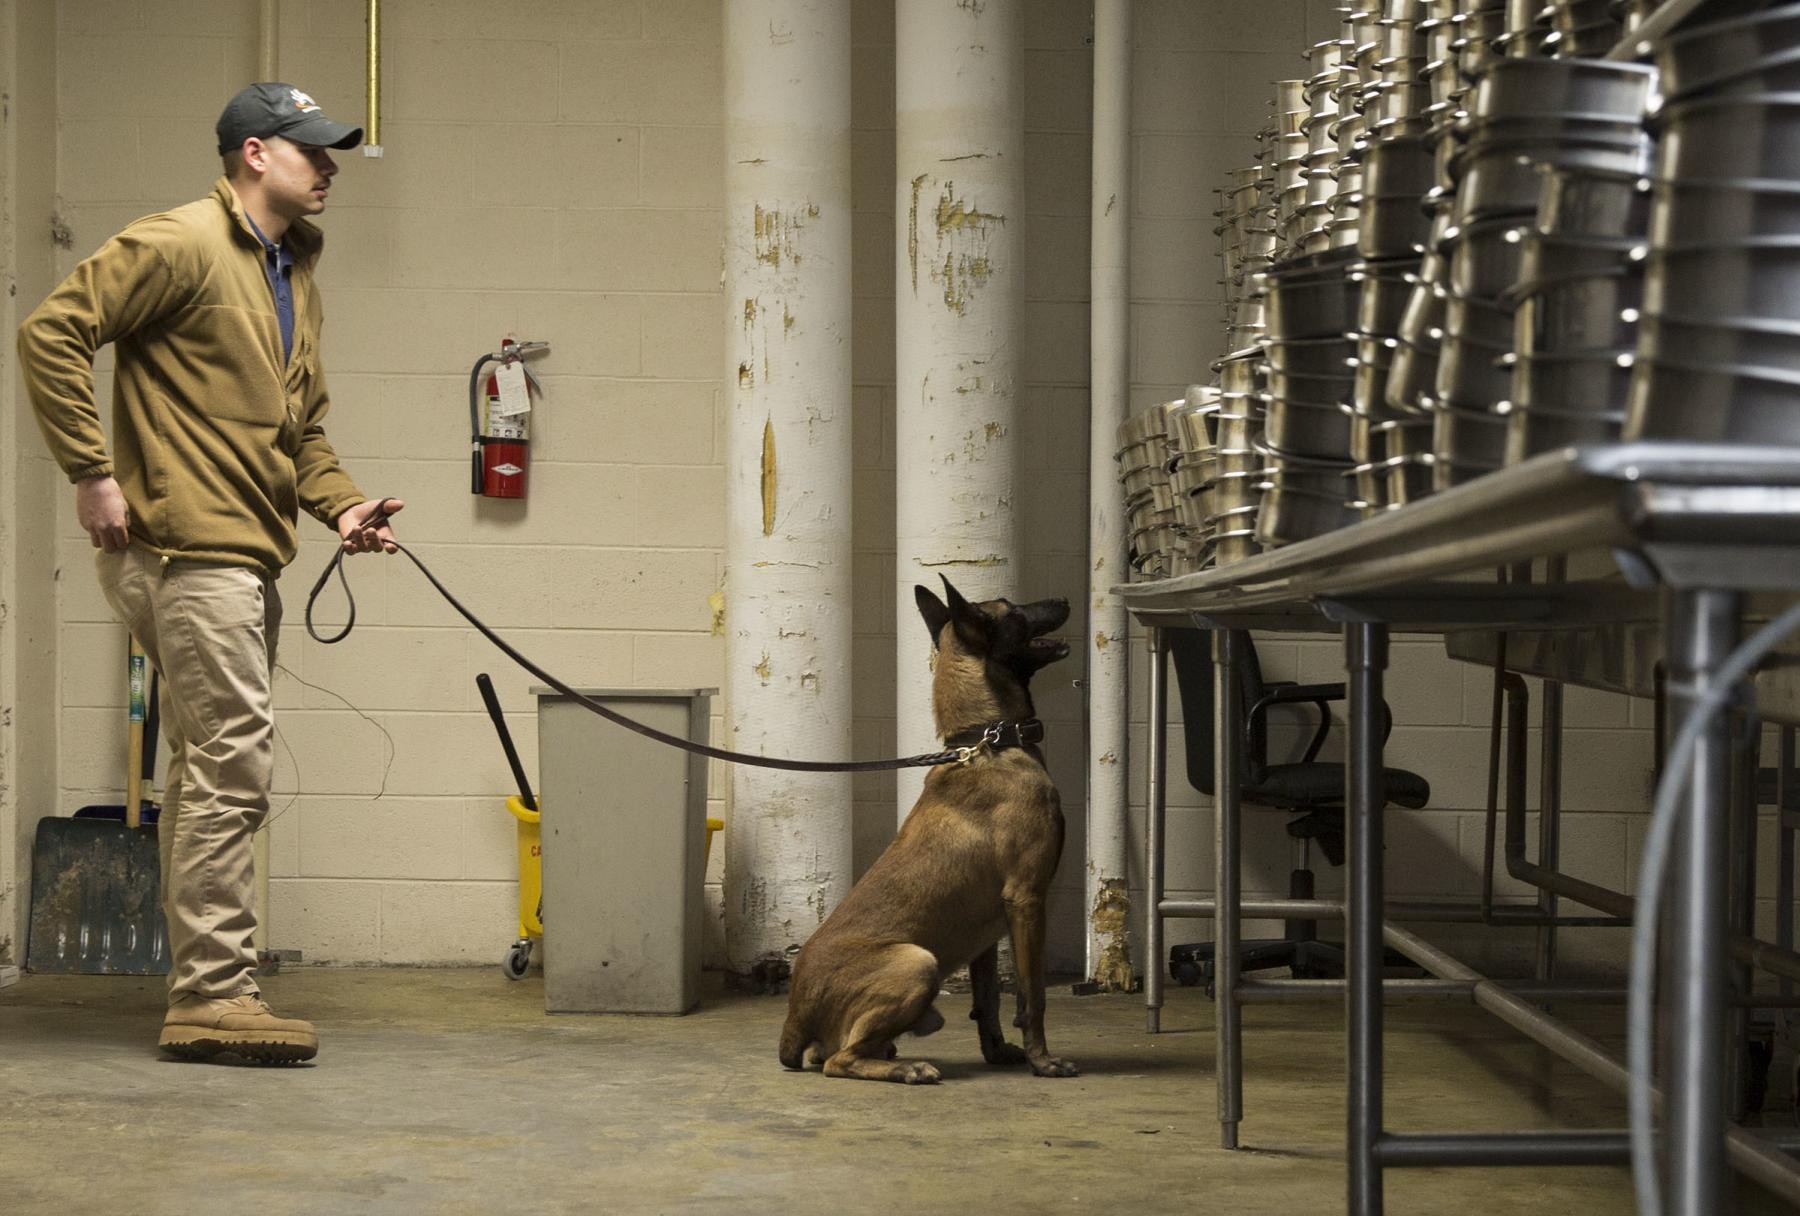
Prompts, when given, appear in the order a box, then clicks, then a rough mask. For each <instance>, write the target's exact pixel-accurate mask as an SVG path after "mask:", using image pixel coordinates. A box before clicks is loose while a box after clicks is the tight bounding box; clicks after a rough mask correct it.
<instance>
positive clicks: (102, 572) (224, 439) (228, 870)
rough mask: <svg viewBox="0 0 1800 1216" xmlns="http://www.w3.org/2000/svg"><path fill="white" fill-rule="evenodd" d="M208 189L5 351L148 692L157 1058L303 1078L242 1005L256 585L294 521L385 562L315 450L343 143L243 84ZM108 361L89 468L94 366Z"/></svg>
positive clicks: (286, 1050)
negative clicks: (217, 1061) (156, 847)
mask: <svg viewBox="0 0 1800 1216" xmlns="http://www.w3.org/2000/svg"><path fill="white" fill-rule="evenodd" d="M217 130H218V137H219V153H220V155H221V156H222V157H223V158H224V162H225V176H223V177H221V178H220V179H219V181H218V182H217V183H216V184H215V185H214V187H213V191H212V194H211V195H210V196H208V197H207V198H204V199H201V200H200V201H198V202H194V203H189V204H187V205H186V206H184V207H177V208H175V209H174V210H173V211H165V212H163V213H161V214H159V215H152V216H148V217H146V218H144V219H141V220H138V221H137V222H136V223H133V224H132V225H130V226H129V227H127V228H126V229H125V230H124V231H123V232H121V233H119V234H118V235H117V236H115V237H113V238H112V239H111V240H110V241H108V242H107V243H106V244H105V245H103V246H102V247H101V248H100V250H99V251H98V252H97V253H95V254H94V255H93V256H92V257H90V258H88V259H87V260H86V261H84V262H82V263H81V265H79V266H78V267H76V268H75V271H74V273H72V274H71V275H70V276H69V277H68V278H67V279H65V280H64V281H63V283H62V285H61V286H59V287H58V288H57V289H56V290H55V291H54V292H52V293H51V295H50V297H49V298H48V299H47V300H45V301H44V302H43V304H42V305H40V306H39V307H38V309H37V310H36V311H35V312H33V313H32V314H31V316H30V317H29V318H27V319H26V321H25V323H24V325H22V326H21V327H20V329H19V354H20V362H21V364H22V366H23V369H24V375H25V382H26V388H27V390H28V392H29V394H30V397H31V403H32V407H33V409H34V410H35V411H36V413H37V420H38V425H39V427H40V428H41V429H42V431H43V433H44V438H45V440H46V441H47V442H48V444H49V446H50V450H51V453H52V455H53V456H54V457H55V458H56V461H57V463H58V464H59V465H60V466H61V468H62V470H63V472H64V473H66V474H67V475H68V477H69V480H70V481H71V482H73V483H74V485H75V510H76V517H77V519H78V520H79V521H80V523H81V526H82V527H83V528H84V529H86V531H87V533H88V535H89V537H90V538H92V540H93V544H94V547H95V548H96V549H98V550H100V552H99V553H98V554H97V555H96V559H95V560H96V565H97V567H98V573H99V577H100V585H101V588H102V589H103V590H104V591H105V593H106V597H107V599H108V601H109V602H110V603H111V604H112V606H113V609H114V611H116V612H117V613H118V614H119V616H120V617H121V619H123V620H124V621H125V623H126V626H127V627H128V628H129V629H130V630H131V632H132V634H133V636H134V637H136V638H137V640H138V642H139V643H140V644H141V645H142V646H143V647H144V650H145V651H146V652H147V653H148V654H149V656H150V660H151V662H152V663H154V664H155V665H156V668H157V670H158V671H159V672H160V673H161V675H162V689H163V713H162V722H163V724H164V730H165V734H166V737H167V740H168V745H169V757H170V758H169V766H168V776H167V779H166V782H165V786H164V796H163V811H162V817H161V819H160V821H159V823H158V829H157V836H158V841H159V844H160V846H161V852H162V873H163V910H164V912H165V913H166V914H167V917H168V924H169V944H170V952H171V955H172V966H171V969H170V972H169V1011H168V1015H167V1018H166V1019H165V1021H164V1023H163V1031H162V1038H161V1046H162V1047H163V1049H164V1050H166V1051H168V1052H170V1053H171V1054H175V1055H180V1056H184V1057H189V1058H210V1057H213V1056H216V1055H221V1054H230V1055H232V1056H235V1057H239V1058H245V1059H249V1060H253V1061H256V1062H260V1063H288V1062H292V1061H298V1060H307V1059H311V1058H312V1057H313V1056H314V1055H315V1054H316V1053H317V1051H318V1036H317V1034H316V1033H315V1031H314V1029H313V1027H312V1025H311V1024H310V1023H307V1022H303V1021H299V1020H296V1019H291V1018H281V1017H277V1016H276V1015H275V1014H274V1012H273V1011H271V1010H270V1008H269V1006H268V1005H267V1004H266V1003H264V1001H263V1000H262V997H261V994H260V993H259V991H258V989H257V983H256V970H255V969H256V954H255V950H254V948H253V946H252V937H253V934H254V932H255V928H256V919H255V909H254V907H253V906H252V888H253V873H252V864H253V863H252V853H251V841H252V837H253V836H254V834H255V832H256V830H257V828H258V827H259V826H260V825H261V824H262V822H263V819H264V817H265V815H266V814H267V812H268V808H269V787H270V784H271V781H272V780H273V777H274V770H275V752H274V721H273V716H272V709H273V707H272V703H271V697H270V689H271V684H272V678H273V677H272V673H273V670H274V665H275V646H276V640H277V634H278V632H279V628H280V624H281V597H280V595H279V593H278V592H277V590H276V585H275V580H276V577H277V576H278V575H279V574H280V573H281V570H282V568H283V567H285V566H286V565H287V564H288V563H289V562H291V561H292V560H293V558H294V554H295V551H296V540H295V534H294V525H295V519H296V516H297V513H298V510H299V509H300V508H304V509H305V510H306V512H307V513H308V514H309V515H312V516H313V517H314V518H316V519H318V520H319V521H320V522H322V523H324V524H326V525H327V526H329V527H333V528H336V529H337V531H338V534H339V535H340V536H341V537H342V543H343V547H344V548H345V549H346V550H347V551H349V552H352V553H359V552H374V551H377V550H382V549H385V550H386V551H388V552H393V551H394V549H393V543H392V542H393V534H392V532H391V531H390V530H389V528H388V526H387V524H386V523H385V522H383V521H382V519H381V518H380V512H381V509H382V507H383V506H384V505H385V508H386V514H388V515H391V514H393V513H394V512H396V511H398V510H399V509H400V508H401V506H402V505H404V504H402V503H401V502H400V501H399V500H398V499H387V500H385V504H384V503H383V502H372V501H369V500H368V499H366V498H365V496H364V495H363V494H362V493H361V492H360V491H358V490H357V488H356V485H355V483H353V482H352V481H351V480H350V478H349V477H348V476H347V475H346V474H345V473H344V472H343V470H342V469H341V468H339V467H338V459H337V454H336V452H334V451H333V450H332V447H331V443H330V441H328V440H327V439H326V437H325V430H324V426H323V421H324V418H325V414H326V411H327V409H328V408H329V398H328V397H327V395H326V391H325V378H324V374H323V372H322V370H321V367H320V361H319V328H320V321H321V318H322V312H321V309H320V304H319V298H318V293H317V291H316V289H315V288H314V285H313V265H314V263H315V262H316V261H317V259H318V255H319V250H320V247H321V245H322V243H323V242H322V238H321V236H320V233H319V230H318V229H317V228H316V227H314V226H313V225H312V224H310V223H308V222H307V220H306V218H305V217H307V216H312V215H317V214H319V213H320V212H322V211H323V210H324V209H325V199H326V196H327V194H328V192H329V190H330V187H331V181H332V178H333V177H334V176H335V175H336V174H337V165H336V164H335V163H334V162H333V161H332V158H331V153H330V149H332V148H338V149H345V148H352V147H355V146H356V145H357V144H359V143H361V142H362V130H361V128H359V127H352V126H349V125H347V124H344V123H338V122H333V121H332V120H330V119H328V118H326V117H325V115H324V113H323V112H322V111H321V110H320V109H319V106H318V104H317V103H316V102H314V101H313V99H312V98H311V97H309V96H308V95H307V94H305V93H303V92H301V91H300V90H299V89H296V88H293V87H292V86H291V85H287V84H280V83H262V84H254V85H251V86H249V87H248V88H246V89H244V90H242V91H241V92H239V93H238V94H237V96H236V97H234V98H232V100H231V102H230V103H229V104H228V105H227V106H226V107H225V111H224V113H223V114H221V115H220V117H219V123H218V128H217ZM109 342H110V343H112V344H113V347H114V350H115V354H116V356H117V358H116V361H115V369H116V370H115V372H114V385H113V448H114V454H112V455H109V454H108V452H107V449H106V436H105V434H104V432H103V431H102V429H101V426H100V415H99V410H98V408H97V406H96V404H95V400H94V374H93V362H94V355H95V353H96V352H97V351H98V350H99V349H100V347H102V346H104V345H105V344H107V343H109Z"/></svg>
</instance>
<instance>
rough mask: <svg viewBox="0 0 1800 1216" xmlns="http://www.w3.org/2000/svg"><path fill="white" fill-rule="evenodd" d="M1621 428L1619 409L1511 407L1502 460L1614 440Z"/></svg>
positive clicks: (1518, 461) (1519, 458)
mask: <svg viewBox="0 0 1800 1216" xmlns="http://www.w3.org/2000/svg"><path fill="white" fill-rule="evenodd" d="M1623 429H1624V414H1623V413H1622V412H1616V411H1592V412H1588V411H1580V410H1569V411H1553V410H1546V409H1539V408H1532V409H1524V408H1515V409H1513V410H1511V411H1510V412H1508V414H1507V415H1506V463H1507V464H1509V465H1510V464H1519V463H1520V462H1521V461H1525V460H1529V459H1530V458H1531V457H1533V456H1536V455H1537V454H1538V453H1540V452H1550V451H1554V450H1556V449H1557V448H1563V447H1570V446H1573V445H1577V444H1584V443H1616V442H1617V441H1618V439H1619V435H1620V433H1621V432H1622V431H1623Z"/></svg>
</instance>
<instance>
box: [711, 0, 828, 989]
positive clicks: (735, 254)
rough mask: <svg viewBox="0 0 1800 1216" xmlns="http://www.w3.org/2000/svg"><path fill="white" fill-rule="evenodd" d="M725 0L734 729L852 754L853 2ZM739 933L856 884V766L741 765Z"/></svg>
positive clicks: (773, 936)
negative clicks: (812, 769) (840, 769)
mask: <svg viewBox="0 0 1800 1216" xmlns="http://www.w3.org/2000/svg"><path fill="white" fill-rule="evenodd" d="M849 7H850V6H849V5H848V4H847V3H845V2H844V0H726V4H725V32H724V38H725V42H724V46H725V196H726V199H725V210H726V216H725V226H726V227H725V275H724V279H725V305H726V308H725V319H724V323H725V327H726V332H727V335H728V336H727V356H726V358H727V367H726V376H727V382H728V390H727V391H728V394H729V396H728V399H729V401H730V420H729V425H728V427H727V435H726V451H725V467H726V493H727V508H726V541H725V544H726V549H725V636H726V646H725V662H726V668H725V670H726V687H725V700H726V710H725V715H726V716H725V723H726V738H725V740H724V743H725V746H727V747H731V748H735V749H738V750H741V751H748V752H754V753H760V754H763V755H779V756H790V757H797V758H802V759H817V760H836V759H848V758H849V756H850V727H851V702H850V637H851V632H850V631H851V619H850V574H851V567H850V558H851V542H850V502H851V498H850V491H851V472H850V470H851V456H850V13H849ZM728 771H729V773H730V781H731V803H730V810H729V812H728V813H729V815H730V818H729V820H728V822H727V825H726V829H725V834H724V840H725V843H726V858H725V929H726V948H727V952H728V954H729V957H730V960H731V964H732V966H733V967H734V968H737V969H740V970H742V969H744V968H746V967H748V966H749V965H750V964H751V963H753V962H755V961H756V959H758V958H759V957H761V956H763V955H765V954H767V953H769V952H771V951H783V950H785V949H786V948H787V947H789V946H790V945H797V944H799V943H802V942H804V941H805V940H806V939H807V938H808V937H809V936H810V935H811V934H812V931H813V930H814V929H815V928H817V927H818V925H819V923H820V922H821V921H822V920H824V918H825V916H826V914H827V913H829V912H830V911H831V909H832V908H834V907H835V906H836V905H837V902H838V901H839V900H840V899H841V898H842V897H843V896H844V893H845V892H847V891H848V890H849V889H850V881H851V872H850V867H851V853H850V839H851V836H850V778H849V776H848V775H847V774H843V773H824V774H813V773H791V772H784V771H780V770H775V769H761V768H750V767H745V766H742V765H738V766H732V767H730V768H729V770H728Z"/></svg>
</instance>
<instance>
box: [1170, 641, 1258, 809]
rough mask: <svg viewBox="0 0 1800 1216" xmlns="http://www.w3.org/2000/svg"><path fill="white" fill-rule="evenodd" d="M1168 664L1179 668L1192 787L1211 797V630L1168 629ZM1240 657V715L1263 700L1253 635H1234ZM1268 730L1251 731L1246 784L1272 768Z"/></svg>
mask: <svg viewBox="0 0 1800 1216" xmlns="http://www.w3.org/2000/svg"><path fill="white" fill-rule="evenodd" d="M1165 636H1167V638H1168V639H1169V658H1170V660H1171V661H1172V663H1173V664H1174V667H1175V687H1176V689H1177V691H1178V693H1179V695H1180V697H1181V719H1182V723H1183V727H1182V729H1183V732H1184V734H1185V737H1186V740H1187V776H1188V784H1189V785H1192V786H1193V787H1194V788H1195V789H1197V790H1199V791H1200V792H1201V793H1202V794H1207V795H1211V794H1212V792H1213V784H1214V782H1213V661H1212V646H1213V635H1212V631H1211V630H1207V629H1170V630H1167V631H1166V635H1165ZM1234 636H1235V637H1236V638H1237V641H1238V653H1239V654H1240V655H1241V656H1242V659H1243V661H1242V662H1240V663H1239V664H1238V681H1237V693H1238V711H1239V713H1240V714H1247V713H1249V712H1250V707H1251V706H1252V705H1254V704H1256V703H1257V702H1258V701H1260V700H1262V697H1263V693H1264V691H1265V689H1264V688H1263V678H1262V665H1261V664H1260V663H1258V662H1257V661H1256V646H1255V644H1254V643H1252V642H1251V640H1250V635H1249V634H1248V633H1246V632H1243V631H1241V630H1239V631H1236V633H1235V635H1234ZM1268 732H1269V727H1268V722H1267V721H1266V720H1263V721H1258V722H1257V723H1256V724H1255V726H1254V727H1252V728H1251V732H1250V738H1249V745H1250V746H1249V749H1248V755H1247V756H1246V757H1245V761H1246V767H1245V772H1244V778H1245V780H1246V782H1248V783H1249V784H1251V785H1254V784H1256V783H1257V781H1259V780H1260V779H1261V776H1262V771H1263V769H1264V768H1265V767H1267V764H1268V755H1269V735H1268Z"/></svg>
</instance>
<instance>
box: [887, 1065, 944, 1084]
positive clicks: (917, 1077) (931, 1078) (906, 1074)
mask: <svg viewBox="0 0 1800 1216" xmlns="http://www.w3.org/2000/svg"><path fill="white" fill-rule="evenodd" d="M942 1079H943V1078H941V1077H940V1076H939V1075H938V1070H937V1068H936V1066H935V1065H933V1064H931V1063H930V1062H929V1061H926V1060H908V1061H907V1062H906V1063H904V1064H901V1065H898V1066H896V1067H895V1069H894V1080H896V1081H903V1082H905V1083H906V1084H908V1085H936V1084H937V1083H938V1082H939V1081H940V1080H942Z"/></svg>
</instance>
